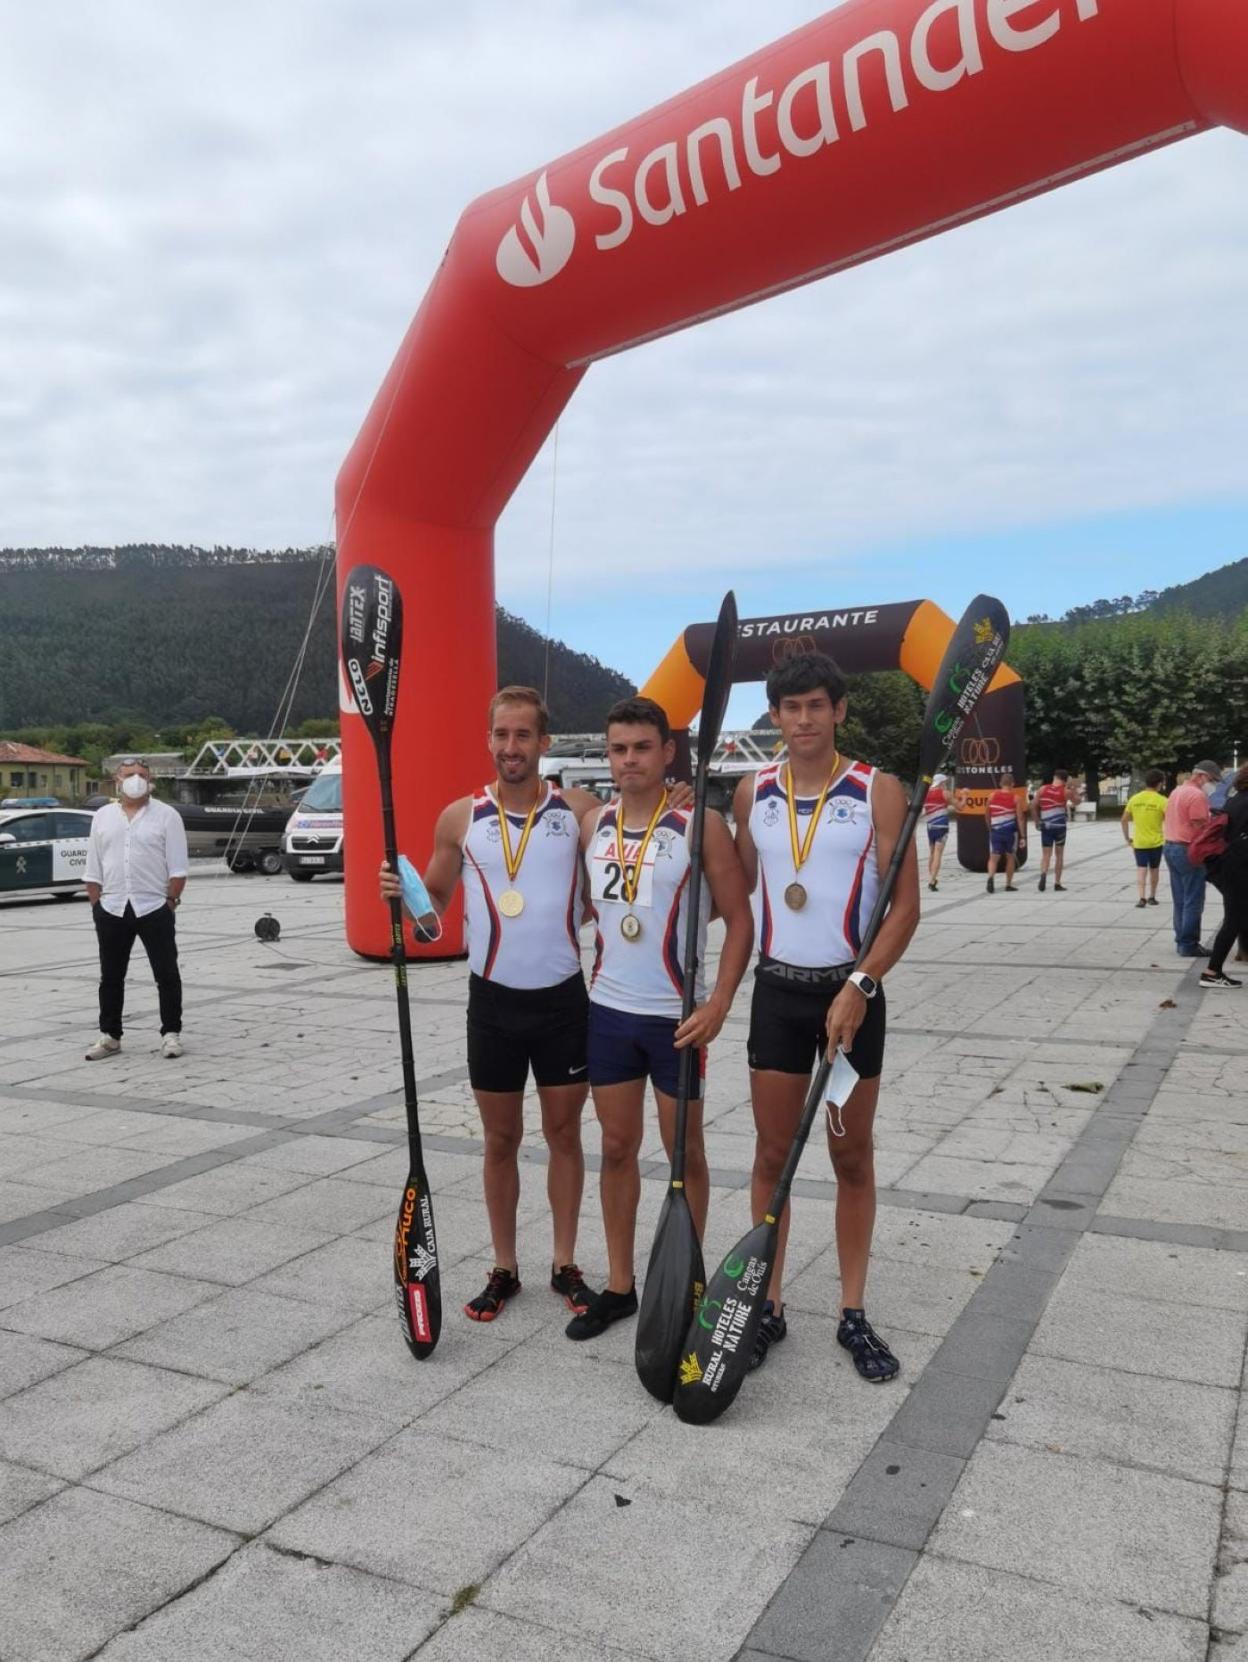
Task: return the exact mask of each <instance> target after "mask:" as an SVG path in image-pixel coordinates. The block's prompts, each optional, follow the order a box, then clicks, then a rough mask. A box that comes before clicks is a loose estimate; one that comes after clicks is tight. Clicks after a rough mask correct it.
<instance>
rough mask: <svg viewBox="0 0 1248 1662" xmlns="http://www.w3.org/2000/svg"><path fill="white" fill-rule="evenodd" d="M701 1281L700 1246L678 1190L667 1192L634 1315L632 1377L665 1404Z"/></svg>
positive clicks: (703, 1272) (671, 1386)
mask: <svg viewBox="0 0 1248 1662" xmlns="http://www.w3.org/2000/svg"><path fill="white" fill-rule="evenodd" d="M705 1282H706V1270H705V1269H704V1268H703V1264H702V1243H701V1242H700V1241H699V1240H698V1232H697V1229H696V1228H695V1227H694V1222H693V1214H692V1212H690V1210H689V1202H688V1200H687V1199H686V1198H685V1191H684V1189H683V1188H681V1189H678V1188H676V1187H675V1186H674V1185H673V1186H672V1187H670V1188H669V1189H668V1191H667V1198H666V1199H665V1200H664V1202H663V1210H662V1211H661V1212H660V1213H659V1222H658V1227H657V1228H656V1229H655V1232H654V1244H653V1245H652V1246H651V1248H650V1267H649V1268H648V1269H647V1271H646V1284H645V1287H644V1288H643V1289H642V1294H641V1309H640V1311H639V1312H638V1315H637V1344H636V1350H635V1353H634V1359H635V1361H636V1364H637V1377H638V1379H640V1380H641V1383H642V1384H643V1385H644V1386H645V1387H646V1389H647V1391H649V1393H650V1395H651V1396H652V1397H658V1399H659V1401H660V1402H670V1401H671V1400H672V1391H673V1389H674V1388H675V1385H676V1368H677V1364H678V1363H679V1361H680V1347H681V1345H682V1344H683V1343H684V1338H685V1333H686V1332H687V1330H688V1327H689V1322H690V1319H691V1317H692V1316H693V1314H694V1312H695V1311H696V1309H697V1306H698V1301H699V1300H700V1299H701V1297H702V1294H703V1291H704V1288H705Z"/></svg>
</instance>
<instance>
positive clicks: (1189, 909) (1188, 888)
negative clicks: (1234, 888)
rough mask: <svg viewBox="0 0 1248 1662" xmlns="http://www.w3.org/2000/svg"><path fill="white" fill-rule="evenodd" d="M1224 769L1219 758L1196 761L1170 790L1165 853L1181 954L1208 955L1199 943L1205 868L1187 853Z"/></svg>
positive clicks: (1164, 827) (1164, 831)
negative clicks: (1209, 760)
mask: <svg viewBox="0 0 1248 1662" xmlns="http://www.w3.org/2000/svg"><path fill="white" fill-rule="evenodd" d="M1221 777H1222V769H1221V767H1220V766H1219V765H1218V763H1217V762H1197V764H1196V766H1195V767H1194V768H1193V769H1192V771H1191V773H1190V774H1189V776H1188V778H1187V781H1186V783H1184V784H1182V785H1179V786H1177V787H1176V788H1175V789H1174V790H1173V791H1171V793H1170V796H1169V798H1168V800H1167V802H1166V813H1165V818H1164V819H1163V821H1162V836H1163V837H1164V839H1165V841H1164V844H1163V855H1164V858H1165V862H1166V869H1167V870H1168V871H1169V873H1170V897H1171V900H1172V902H1173V905H1174V947H1175V951H1176V952H1177V953H1178V955H1179V957H1180V958H1207V957H1208V956H1209V948H1208V947H1207V946H1202V945H1201V944H1200V919H1201V914H1202V913H1203V911H1204V909H1205V871H1204V867H1203V866H1194V865H1193V864H1192V863H1191V861H1190V860H1189V859H1188V857H1187V845H1188V843H1190V842H1191V840H1192V838H1193V837H1194V836H1195V835H1196V833H1197V831H1198V830H1199V829H1200V828H1201V826H1202V825H1203V824H1204V823H1205V821H1206V820H1207V819H1208V818H1209V798H1210V797H1211V796H1212V795H1213V792H1214V790H1215V789H1216V787H1217V784H1218V781H1219V780H1220V779H1221Z"/></svg>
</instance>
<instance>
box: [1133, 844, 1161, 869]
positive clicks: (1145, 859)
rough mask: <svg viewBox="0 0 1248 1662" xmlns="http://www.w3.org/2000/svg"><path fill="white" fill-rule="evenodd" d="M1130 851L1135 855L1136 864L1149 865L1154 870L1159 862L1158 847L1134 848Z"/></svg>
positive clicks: (1159, 851) (1159, 850) (1159, 853)
mask: <svg viewBox="0 0 1248 1662" xmlns="http://www.w3.org/2000/svg"><path fill="white" fill-rule="evenodd" d="M1131 852H1132V853H1133V854H1134V855H1135V863H1136V865H1137V866H1145V867H1149V868H1151V869H1152V870H1153V871H1156V870H1157V867H1158V866H1159V865H1160V864H1161V849H1160V848H1134V849H1132V850H1131Z"/></svg>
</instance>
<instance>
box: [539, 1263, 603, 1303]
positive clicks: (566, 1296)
mask: <svg viewBox="0 0 1248 1662" xmlns="http://www.w3.org/2000/svg"><path fill="white" fill-rule="evenodd" d="M550 1290H551V1292H552V1293H558V1294H559V1297H560V1298H561V1299H562V1300H563V1302H564V1303H565V1304H566V1305H567V1307H568V1309H569V1310H571V1312H572V1314H573V1315H574V1316H583V1315H584V1314H585V1312H586V1311H587V1310H588V1309H589V1307H590V1305H591V1304H592V1303H593V1302H594V1294H593V1293H591V1292H590V1290H589V1288H588V1287H587V1286H586V1285H585V1277H584V1276H583V1275H582V1274H581V1272H580V1270H578V1269H577V1267H576V1265H575V1264H563V1265H561V1266H560V1267H559V1268H556V1267H555V1266H554V1265H553V1264H552V1265H551V1269H550Z"/></svg>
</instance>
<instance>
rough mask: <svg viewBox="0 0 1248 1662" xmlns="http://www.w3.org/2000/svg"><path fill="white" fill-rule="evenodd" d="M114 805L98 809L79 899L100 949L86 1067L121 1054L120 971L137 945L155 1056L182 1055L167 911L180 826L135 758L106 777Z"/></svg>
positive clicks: (177, 877) (175, 897) (174, 949)
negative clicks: (152, 996)
mask: <svg viewBox="0 0 1248 1662" xmlns="http://www.w3.org/2000/svg"><path fill="white" fill-rule="evenodd" d="M114 778H115V780H116V784H117V800H116V801H115V802H109V803H107V804H106V805H105V806H104V807H103V808H100V809H99V810H98V811H97V813H96V815H95V818H94V820H93V821H92V822H91V836H90V838H89V840H88V843H87V872H86V884H87V898H88V899H89V900H90V902H91V916H92V918H93V919H94V920H95V933H96V937H97V940H98V942H99V948H100V1036H99V1038H98V1039H96V1041H95V1043H94V1044H92V1045H91V1046H89V1048H88V1050H87V1053H86V1060H87V1061H88V1062H100V1061H103V1060H104V1058H105V1057H107V1056H116V1054H117V1052H118V1051H119V1050H120V1049H121V1033H122V1027H121V1013H122V1007H123V1005H124V1003H125V996H126V970H127V968H128V967H129V963H130V952H131V949H132V948H133V946H134V943H135V941H136V940H140V941H142V942H143V950H144V951H145V952H146V953H147V959H148V962H149V963H150V964H151V966H152V974H153V976H154V977H155V979H156V988H157V991H158V993H159V995H160V1033H161V1041H162V1042H161V1047H160V1053H161V1055H162V1056H167V1057H170V1058H172V1057H176V1056H181V1054H182V977H181V975H180V974H179V972H178V944H177V940H176V932H175V929H174V913H175V911H176V910H177V908H178V904H179V902H180V901H181V898H182V891H183V889H184V888H185V887H186V878H187V871H188V866H187V854H186V827H185V826H184V825H183V823H182V819H181V816H180V815H179V814H178V813H177V812H176V811H175V810H174V809H173V808H171V807H170V806H169V805H168V803H166V802H158V801H157V800H156V798H155V797H154V796H153V795H152V776H151V773H150V772H149V771H148V769H147V767H146V766H145V765H144V764H143V763H142V762H140V761H139V760H138V759H137V758H136V757H133V756H130V757H127V758H126V759H125V760H124V761H123V762H121V763H120V765H119V766H118V768H117V771H116V773H115V775H114Z"/></svg>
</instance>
